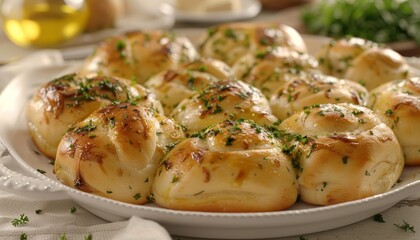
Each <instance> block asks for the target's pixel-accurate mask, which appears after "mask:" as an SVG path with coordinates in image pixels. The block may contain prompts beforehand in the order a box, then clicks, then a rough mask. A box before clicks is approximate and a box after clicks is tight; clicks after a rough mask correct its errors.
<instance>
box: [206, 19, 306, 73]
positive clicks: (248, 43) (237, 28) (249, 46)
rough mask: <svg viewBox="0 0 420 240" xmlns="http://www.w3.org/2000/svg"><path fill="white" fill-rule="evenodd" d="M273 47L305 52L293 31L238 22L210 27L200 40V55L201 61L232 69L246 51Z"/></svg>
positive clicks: (269, 25)
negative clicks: (216, 61) (211, 60)
mask: <svg viewBox="0 0 420 240" xmlns="http://www.w3.org/2000/svg"><path fill="white" fill-rule="evenodd" d="M276 46H281V47H286V48H290V49H293V50H295V51H298V52H306V46H305V43H304V41H303V39H302V37H301V36H300V34H299V33H298V32H297V31H296V30H295V29H293V28H291V27H289V26H287V25H283V24H278V23H274V22H272V23H242V22H238V23H226V24H221V25H217V26H213V27H210V28H209V29H208V30H207V33H206V34H204V36H203V39H202V40H201V43H200V45H199V51H200V53H201V55H202V56H204V57H211V58H216V59H219V60H222V61H224V62H226V63H227V64H228V65H233V64H234V63H235V61H236V60H238V59H239V58H240V57H242V56H243V55H244V54H246V53H247V52H249V51H255V50H257V49H267V48H270V47H276Z"/></svg>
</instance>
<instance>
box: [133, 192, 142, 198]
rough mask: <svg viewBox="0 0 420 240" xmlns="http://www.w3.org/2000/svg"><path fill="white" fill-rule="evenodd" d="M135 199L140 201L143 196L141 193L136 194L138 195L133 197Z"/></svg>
mask: <svg viewBox="0 0 420 240" xmlns="http://www.w3.org/2000/svg"><path fill="white" fill-rule="evenodd" d="M133 198H134V199H135V200H139V199H140V198H141V194H140V193H136V194H135V195H134V196H133Z"/></svg>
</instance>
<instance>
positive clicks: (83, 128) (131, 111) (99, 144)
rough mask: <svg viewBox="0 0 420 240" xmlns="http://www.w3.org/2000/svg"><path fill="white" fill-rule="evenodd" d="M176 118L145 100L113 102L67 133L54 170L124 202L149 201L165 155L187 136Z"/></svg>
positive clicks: (63, 177) (87, 189)
mask: <svg viewBox="0 0 420 240" xmlns="http://www.w3.org/2000/svg"><path fill="white" fill-rule="evenodd" d="M183 137H184V135H183V132H182V130H181V128H180V127H179V126H178V125H176V124H175V123H174V122H173V121H172V120H170V119H168V118H166V117H165V116H163V115H160V114H158V113H155V112H153V111H151V110H150V109H148V108H145V107H142V106H140V105H137V106H133V105H131V104H129V103H121V104H116V105H110V106H108V107H105V108H102V109H99V110H97V111H95V112H93V113H92V114H91V115H90V116H89V117H87V118H86V119H84V120H82V121H80V122H78V123H77V124H75V125H74V127H73V128H72V129H71V130H70V131H68V132H67V133H66V134H65V135H64V137H63V138H62V140H61V142H60V144H59V146H58V151H57V158H56V160H55V164H54V173H55V174H56V176H57V178H58V179H59V180H60V181H62V182H63V183H64V184H66V185H68V186H70V187H73V188H76V189H79V190H82V191H84V192H89V193H92V194H95V195H99V196H103V197H107V198H111V199H115V200H118V201H122V202H127V203H134V204H143V203H146V202H147V201H148V197H149V195H150V193H151V186H152V182H153V179H154V176H155V173H156V168H157V167H158V164H159V161H160V159H161V158H162V157H163V156H164V154H165V153H166V151H167V150H169V149H170V148H171V147H172V146H173V145H174V144H176V143H178V142H179V141H181V140H182V139H183Z"/></svg>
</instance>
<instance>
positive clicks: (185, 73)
mask: <svg viewBox="0 0 420 240" xmlns="http://www.w3.org/2000/svg"><path fill="white" fill-rule="evenodd" d="M229 79H233V75H232V71H231V70H230V67H229V66H227V65H226V64H225V63H223V62H222V61H219V60H215V59H201V60H197V61H194V62H192V63H190V64H186V65H185V66H182V67H180V68H179V69H178V70H166V71H163V72H161V73H159V74H157V75H155V76H153V77H152V78H150V79H149V80H148V81H147V82H145V84H144V85H145V86H146V87H147V88H149V89H150V90H151V91H152V92H153V93H154V94H155V95H156V96H157V98H158V99H159V100H160V101H161V103H162V105H163V108H164V111H165V114H166V115H169V114H170V113H171V112H172V111H173V109H174V108H175V107H176V106H177V105H178V104H179V102H181V101H182V100H183V99H185V98H187V97H189V96H191V95H193V94H194V93H196V92H197V91H200V90H202V89H203V88H205V87H207V85H209V84H211V83H214V82H216V81H219V80H229Z"/></svg>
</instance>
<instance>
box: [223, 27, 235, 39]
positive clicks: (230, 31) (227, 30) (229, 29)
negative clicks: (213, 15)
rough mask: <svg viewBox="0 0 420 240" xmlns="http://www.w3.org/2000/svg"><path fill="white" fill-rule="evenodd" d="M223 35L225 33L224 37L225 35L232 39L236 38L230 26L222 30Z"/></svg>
mask: <svg viewBox="0 0 420 240" xmlns="http://www.w3.org/2000/svg"><path fill="white" fill-rule="evenodd" d="M223 35H225V37H227V38H233V39H236V38H237V36H236V34H235V32H234V31H233V30H232V29H231V28H228V29H226V30H225V31H224V32H223Z"/></svg>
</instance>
